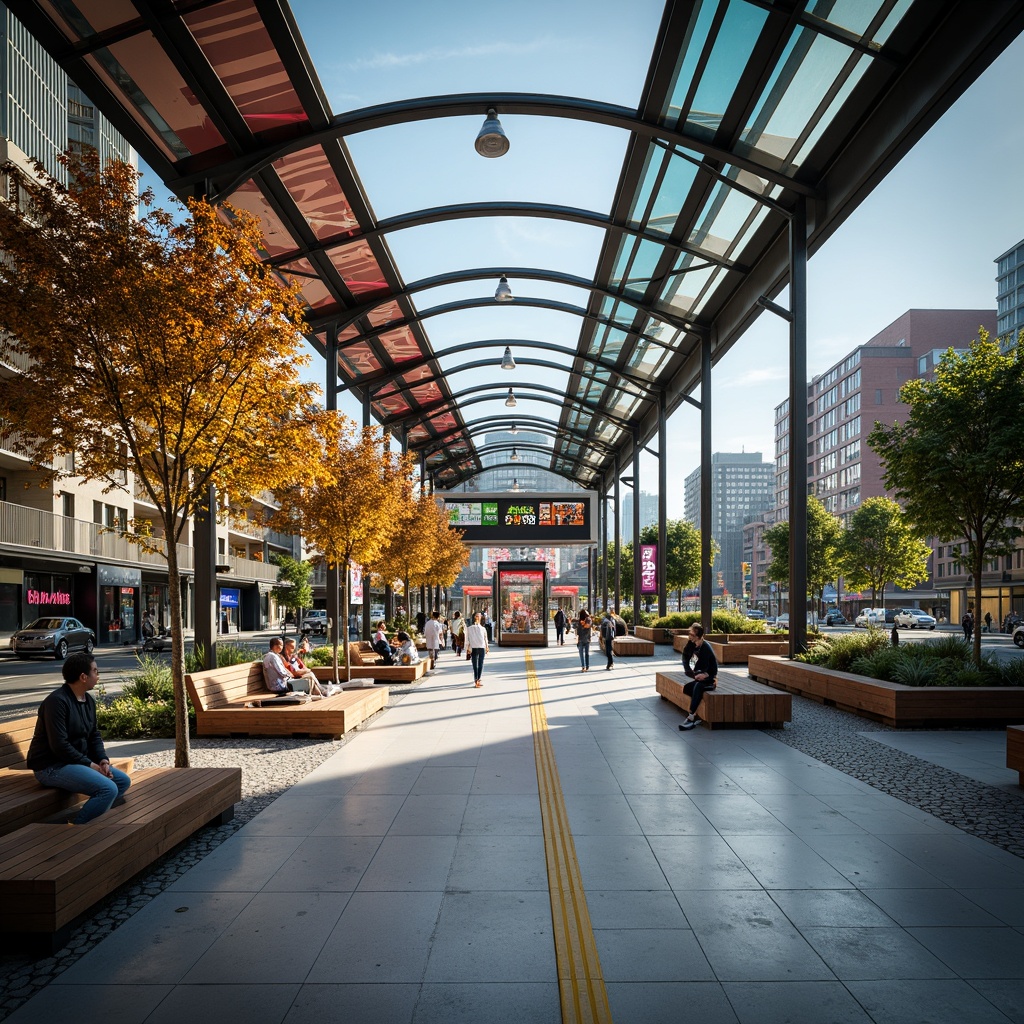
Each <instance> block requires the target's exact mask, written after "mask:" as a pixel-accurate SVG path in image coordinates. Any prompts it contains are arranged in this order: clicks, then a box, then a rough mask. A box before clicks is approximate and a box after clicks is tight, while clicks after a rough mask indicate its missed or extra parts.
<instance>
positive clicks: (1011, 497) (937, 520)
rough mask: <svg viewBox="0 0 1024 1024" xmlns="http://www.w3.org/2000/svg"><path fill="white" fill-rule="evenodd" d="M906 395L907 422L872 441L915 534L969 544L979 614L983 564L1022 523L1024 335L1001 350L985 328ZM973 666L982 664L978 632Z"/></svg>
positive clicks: (878, 428)
mask: <svg viewBox="0 0 1024 1024" xmlns="http://www.w3.org/2000/svg"><path fill="white" fill-rule="evenodd" d="M899 397H900V401H901V402H904V403H905V404H906V405H907V406H908V407H909V409H910V412H909V415H908V416H907V419H906V422H905V423H895V424H893V425H892V426H889V427H887V426H885V425H884V424H881V423H876V424H875V428H874V430H872V431H871V434H870V436H869V437H868V444H869V445H870V446H871V447H872V448H873V449H874V450H875V451H876V452H878V454H879V456H880V457H881V460H882V463H883V466H884V467H885V485H886V487H889V488H891V489H892V490H893V492H894V493H895V495H896V497H897V499H898V500H899V501H900V503H901V504H902V505H903V508H904V510H905V512H906V514H907V517H908V518H909V519H910V521H911V522H912V523H913V524H914V526H915V527H916V528H917V530H918V531H919V532H920V533H922V534H923V535H925V536H935V537H938V538H939V540H941V541H946V542H949V541H954V540H958V539H959V540H960V541H961V543H963V544H964V546H965V548H966V550H965V552H964V555H963V558H962V564H964V565H966V566H967V567H968V569H969V570H970V572H971V574H972V575H973V577H974V607H975V608H980V607H981V576H982V572H983V570H984V567H985V565H986V563H987V562H989V561H990V560H991V559H993V558H996V557H999V556H1002V555H1008V554H1010V553H1011V552H1012V551H1013V549H1014V541H1015V539H1016V538H1017V537H1018V536H1019V534H1020V528H1019V526H1018V525H1017V524H1018V522H1019V520H1020V519H1021V518H1024V451H1022V450H1021V445H1020V434H1021V423H1024V331H1022V332H1021V335H1020V337H1018V339H1017V343H1016V345H1014V346H1013V347H1012V348H1011V349H1010V350H1009V351H1008V352H1005V353H1001V352H1000V351H999V345H998V344H997V343H996V342H994V341H990V340H989V335H988V332H987V331H985V330H983V329H982V330H980V331H979V335H978V339H977V340H976V341H973V342H971V345H970V347H969V348H968V349H967V350H966V351H964V352H957V351H955V350H954V349H949V350H948V351H947V352H946V353H945V354H944V355H943V356H942V358H941V359H940V360H939V364H938V366H937V367H936V368H935V374H934V377H933V378H931V379H928V380H925V379H918V380H910V381H907V382H906V384H904V385H903V387H902V388H900V393H899ZM974 660H975V662H976V663H977V664H979V665H980V664H981V632H980V630H975V631H974Z"/></svg>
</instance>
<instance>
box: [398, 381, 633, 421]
mask: <svg viewBox="0 0 1024 1024" xmlns="http://www.w3.org/2000/svg"><path fill="white" fill-rule="evenodd" d="M520 387H521V389H522V390H523V391H526V390H529V391H530V392H533V391H544V392H546V393H547V394H552V395H559V396H561V399H560V400H559V401H555V399H553V398H545V397H544V395H535V394H530V395H529V397H528V399H527V400H528V401H531V402H543V403H545V404H546V405H555V406H558V408H559V409H564V408H565V407H566V405H567V404H568V405H573V406H578V407H579V408H580V409H583V410H584V411H586V412H588V413H590V414H591V415H592V416H601V417H603V418H604V419H606V420H608V422H609V423H614V424H615V426H617V427H618V428H619V429H620V430H625V431H630V430H631V429H632V427H631V426H630V425H629V424H628V423H627V422H626V421H625V420H622V419H619V417H618V416H614V415H612V414H611V413H608V412H605V411H604V410H603V409H595V408H594V406H592V405H587V404H586V403H585V402H581V401H580V400H579V399H578V398H574V399H569V398H568V396H567V395H564V394H562V392H561V391H559V390H558V389H557V388H549V387H547V386H545V385H544V384H527V385H520ZM504 390H505V389H504V388H503V387H501V386H499V387H497V388H495V385H493V384H480V385H478V386H477V387H473V388H465V389H464V390H462V391H460V392H458V393H457V394H454V395H451V396H449V397H448V398H445V399H442V400H441V401H440V402H435V403H434V404H433V405H428V406H422V407H421V408H419V409H415V410H411V411H410V412H409V413H407V414H406V415H404V416H391V417H388V418H387V419H385V420H381V422H380V425H381V426H382V427H383V428H385V429H386V430H389V429H391V428H392V427H401V426H402V425H403V424H405V423H407V422H408V421H409V420H420V421H423V422H426V421H429V420H430V419H431V418H432V417H433V416H436V415H438V414H439V413H443V412H446V411H447V410H448V409H449V407H450V405H451V404H452V403H453V402H456V401H458V402H461V405H460V408H465V407H466V406H470V405H479V403H480V402H497V401H499V400H500V398H501V391H504ZM480 391H494V392H495V393H494V394H487V395H481V396H479V397H477V398H467V399H466V401H462V399H463V398H464V397H465V396H467V395H476V394H477V393H478V392H480Z"/></svg>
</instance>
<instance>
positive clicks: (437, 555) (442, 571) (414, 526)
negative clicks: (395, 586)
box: [373, 492, 469, 594]
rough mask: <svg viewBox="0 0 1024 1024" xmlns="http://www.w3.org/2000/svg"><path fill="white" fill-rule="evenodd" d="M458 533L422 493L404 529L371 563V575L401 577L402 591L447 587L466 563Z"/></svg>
mask: <svg viewBox="0 0 1024 1024" xmlns="http://www.w3.org/2000/svg"><path fill="white" fill-rule="evenodd" d="M462 536H463V535H462V532H461V531H460V530H453V529H452V528H451V527H450V526H449V525H448V516H447V514H446V513H445V510H444V506H443V505H442V504H441V503H440V502H438V501H437V500H436V499H435V498H434V496H433V495H431V494H427V493H426V492H423V493H421V494H420V496H419V497H418V498H417V499H416V501H415V506H414V511H413V513H412V517H411V519H410V520H409V522H408V523H407V524H406V526H405V528H404V529H403V530H402V531H400V532H397V533H395V534H393V535H392V536H391V537H390V543H389V544H388V545H387V546H386V547H385V548H384V549H383V550H382V551H381V553H380V556H379V557H378V559H377V560H376V561H375V562H374V563H373V571H374V574H375V575H377V576H379V577H380V578H382V579H384V580H402V581H403V582H404V584H405V592H406V594H409V593H411V589H410V588H412V587H426V586H439V587H450V586H451V585H452V584H453V583H454V582H455V580H456V579H457V578H458V575H459V573H460V572H461V571H462V570H463V569H464V568H465V567H466V566H467V565H468V564H469V549H468V548H467V547H466V545H465V544H464V543H463V542H462Z"/></svg>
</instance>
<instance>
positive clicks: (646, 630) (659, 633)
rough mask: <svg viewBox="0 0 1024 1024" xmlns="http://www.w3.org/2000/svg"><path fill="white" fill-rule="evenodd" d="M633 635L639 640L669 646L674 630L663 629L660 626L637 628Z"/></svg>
mask: <svg viewBox="0 0 1024 1024" xmlns="http://www.w3.org/2000/svg"><path fill="white" fill-rule="evenodd" d="M633 633H634V635H635V636H638V637H639V638H640V639H641V640H650V641H651V643H655V644H670V643H672V635H673V633H674V630H671V629H663V628H662V627H661V626H637V627H636V628H635V629H634V630H633Z"/></svg>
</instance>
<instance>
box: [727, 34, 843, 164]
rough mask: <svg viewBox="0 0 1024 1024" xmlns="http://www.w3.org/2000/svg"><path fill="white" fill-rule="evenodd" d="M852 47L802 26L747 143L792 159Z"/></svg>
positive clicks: (765, 96) (761, 102)
mask: <svg viewBox="0 0 1024 1024" xmlns="http://www.w3.org/2000/svg"><path fill="white" fill-rule="evenodd" d="M852 52H853V51H852V50H851V49H850V47H848V46H846V45H845V44H843V43H840V42H837V41H836V40H835V39H829V38H828V37H827V36H822V35H818V34H817V33H816V32H813V31H812V30H810V29H806V28H801V29H798V30H797V31H796V32H795V33H794V34H793V36H792V38H791V39H790V41H789V45H788V46H787V48H786V53H785V54H784V56H783V58H782V60H780V61H779V62H778V64H777V65H776V68H775V73H774V75H773V77H772V79H771V80H770V81H769V82H768V85H767V86H766V87H765V90H764V92H763V93H762V95H761V99H760V100H759V102H758V105H757V107H756V108H755V110H754V113H753V116H752V118H751V127H750V128H748V129H747V130H746V131H745V132H744V133H743V141H744V143H745V144H746V146H748V147H749V148H750V149H751V150H757V151H760V152H762V153H765V154H768V155H770V156H772V157H775V158H776V159H777V160H779V161H781V162H783V163H785V162H788V160H789V157H790V154H791V153H792V151H793V148H794V147H795V145H796V142H797V140H798V139H799V138H800V137H801V135H802V134H803V133H804V132H805V131H806V130H807V129H808V127H813V126H814V124H815V123H816V118H817V116H818V107H819V105H820V104H821V102H822V98H823V97H825V96H827V95H829V91H830V90H831V89H832V88H833V86H834V84H835V82H836V79H837V78H838V77H839V76H840V75H841V74H842V72H843V69H844V67H845V65H846V62H847V61H848V60H849V58H850V56H851V54H852Z"/></svg>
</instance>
